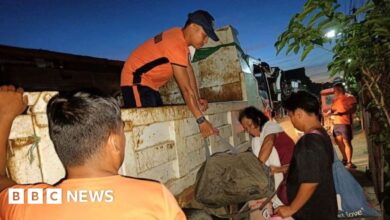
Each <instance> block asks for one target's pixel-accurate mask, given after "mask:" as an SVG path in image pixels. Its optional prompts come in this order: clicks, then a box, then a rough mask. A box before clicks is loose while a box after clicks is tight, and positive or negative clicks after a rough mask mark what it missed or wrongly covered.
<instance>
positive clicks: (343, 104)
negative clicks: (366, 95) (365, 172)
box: [331, 83, 356, 168]
mask: <svg viewBox="0 0 390 220" xmlns="http://www.w3.org/2000/svg"><path fill="white" fill-rule="evenodd" d="M333 89H334V94H335V97H334V99H333V102H332V106H331V114H332V119H333V136H334V137H335V140H336V143H337V145H338V146H339V149H340V152H341V154H342V156H343V163H344V165H345V166H346V167H347V168H356V166H355V165H354V164H353V163H352V153H353V148H352V143H351V141H352V114H353V113H354V112H355V111H356V99H355V97H354V96H352V95H350V94H346V93H345V89H344V86H343V85H342V84H341V83H338V84H335V85H334V86H333Z"/></svg>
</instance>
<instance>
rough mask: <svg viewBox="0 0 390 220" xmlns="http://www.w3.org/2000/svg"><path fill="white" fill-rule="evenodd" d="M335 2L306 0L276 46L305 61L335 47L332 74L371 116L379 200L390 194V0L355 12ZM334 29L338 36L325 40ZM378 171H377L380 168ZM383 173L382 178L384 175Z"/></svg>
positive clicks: (376, 0)
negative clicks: (354, 93)
mask: <svg viewBox="0 0 390 220" xmlns="http://www.w3.org/2000/svg"><path fill="white" fill-rule="evenodd" d="M339 8H340V4H339V2H338V1H337V0H308V1H307V2H306V3H305V5H304V8H303V11H302V12H300V13H298V14H296V15H295V16H293V17H292V18H291V20H290V23H289V25H288V28H287V30H286V31H285V32H283V33H282V34H281V35H280V36H279V38H278V41H277V42H276V43H275V47H276V49H277V52H278V53H279V52H281V51H282V50H283V49H285V51H286V53H287V54H288V53H291V52H294V53H295V54H297V53H301V59H302V60H304V59H305V58H306V56H307V55H308V54H309V53H310V52H311V51H312V50H313V49H314V48H316V47H320V48H324V49H326V50H329V49H327V48H329V47H331V48H332V49H331V52H333V54H334V55H333V59H332V61H331V63H330V64H329V65H328V69H329V71H330V73H331V75H335V74H342V75H343V76H344V79H345V80H346V82H347V83H348V84H349V85H348V86H349V87H351V88H355V89H356V90H357V91H359V93H358V94H359V96H360V100H363V102H362V104H363V106H362V107H363V112H366V113H367V114H366V116H369V117H370V124H369V126H368V127H367V128H366V134H367V135H368V144H369V150H370V152H369V153H370V155H371V156H373V155H374V156H375V157H378V156H379V161H377V160H373V157H370V167H373V166H374V167H375V168H377V171H381V170H382V169H383V171H384V174H383V173H379V172H376V173H373V180H374V184H375V188H376V192H377V195H378V198H379V199H380V200H382V199H384V195H386V194H387V195H389V194H390V169H389V164H390V127H389V126H390V113H389V106H390V92H389V91H390V0H373V1H366V2H365V4H364V5H363V6H362V7H360V8H357V9H355V10H353V13H351V14H345V13H343V12H341V11H340V9H339ZM331 29H332V30H335V33H336V34H335V38H333V39H332V38H327V37H325V35H324V34H325V33H326V32H328V31H329V30H331ZM378 168H379V169H378ZM382 174H383V175H382Z"/></svg>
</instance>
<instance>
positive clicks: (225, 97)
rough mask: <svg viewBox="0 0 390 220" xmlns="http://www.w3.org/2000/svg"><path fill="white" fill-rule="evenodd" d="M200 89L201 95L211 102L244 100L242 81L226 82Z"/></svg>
mask: <svg viewBox="0 0 390 220" xmlns="http://www.w3.org/2000/svg"><path fill="white" fill-rule="evenodd" d="M199 91H200V95H201V97H203V98H205V99H207V100H208V101H209V102H223V101H240V100H242V88H241V82H235V83H231V84H226V85H222V86H220V87H211V88H201V89H200V90H199Z"/></svg>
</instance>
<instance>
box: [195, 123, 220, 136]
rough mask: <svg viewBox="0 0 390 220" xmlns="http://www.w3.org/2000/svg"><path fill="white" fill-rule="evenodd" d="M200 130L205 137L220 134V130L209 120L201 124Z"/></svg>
mask: <svg viewBox="0 0 390 220" xmlns="http://www.w3.org/2000/svg"><path fill="white" fill-rule="evenodd" d="M199 130H200V133H201V134H202V137H203V138H206V137H208V136H211V135H219V130H218V129H216V128H214V127H213V125H212V124H211V123H210V122H209V121H207V120H206V121H205V122H203V123H202V124H200V125H199Z"/></svg>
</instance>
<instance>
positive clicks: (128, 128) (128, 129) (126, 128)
mask: <svg viewBox="0 0 390 220" xmlns="http://www.w3.org/2000/svg"><path fill="white" fill-rule="evenodd" d="M124 124H125V126H124V128H123V130H124V131H125V132H132V131H133V128H134V125H133V122H132V121H125V122H124Z"/></svg>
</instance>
